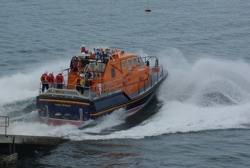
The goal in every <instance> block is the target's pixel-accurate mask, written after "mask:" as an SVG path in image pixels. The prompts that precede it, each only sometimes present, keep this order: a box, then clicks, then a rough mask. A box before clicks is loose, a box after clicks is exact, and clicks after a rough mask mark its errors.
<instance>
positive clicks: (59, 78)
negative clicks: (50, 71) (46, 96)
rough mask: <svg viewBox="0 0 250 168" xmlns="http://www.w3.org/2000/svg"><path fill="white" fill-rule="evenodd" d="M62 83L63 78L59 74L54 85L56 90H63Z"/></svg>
mask: <svg viewBox="0 0 250 168" xmlns="http://www.w3.org/2000/svg"><path fill="white" fill-rule="evenodd" d="M63 82H64V78H63V75H62V73H59V74H58V75H56V84H57V88H58V89H62V88H63Z"/></svg>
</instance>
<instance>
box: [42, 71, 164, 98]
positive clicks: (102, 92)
mask: <svg viewBox="0 0 250 168" xmlns="http://www.w3.org/2000/svg"><path fill="white" fill-rule="evenodd" d="M150 68H151V70H152V71H153V70H154V67H150ZM155 68H157V67H155ZM158 68H159V69H158V70H156V72H155V73H151V76H149V79H146V80H143V81H137V82H130V83H126V87H125V89H127V88H129V87H131V86H133V85H138V84H139V83H140V84H143V87H141V88H140V89H139V90H138V91H137V92H135V93H134V95H139V94H142V93H144V92H145V91H147V90H148V89H149V88H151V87H153V86H154V84H156V83H157V82H158V81H159V80H160V79H161V78H162V77H163V76H164V71H163V67H162V66H159V67H158ZM124 82H127V81H124V79H123V78H120V79H116V80H114V81H110V82H105V83H100V85H98V84H97V85H96V86H90V87H87V86H84V87H82V89H83V92H82V93H81V91H80V90H77V86H75V85H74V86H69V85H66V84H63V88H62V89H57V88H56V85H53V86H50V89H49V90H48V91H47V92H48V93H52V94H53V93H57V94H60V93H61V94H63V95H65V94H66V95H67V94H68V95H75V96H84V97H87V98H90V99H95V98H99V97H102V96H107V95H110V94H113V93H114V92H118V91H120V90H121V89H122V87H123V83H124ZM68 88H74V89H68ZM40 93H41V87H40ZM45 93H46V92H45Z"/></svg>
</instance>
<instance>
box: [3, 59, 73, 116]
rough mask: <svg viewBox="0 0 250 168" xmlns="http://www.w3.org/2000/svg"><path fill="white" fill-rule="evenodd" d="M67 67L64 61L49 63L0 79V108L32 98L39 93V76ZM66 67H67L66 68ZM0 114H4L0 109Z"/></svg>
mask: <svg viewBox="0 0 250 168" xmlns="http://www.w3.org/2000/svg"><path fill="white" fill-rule="evenodd" d="M65 65H68V64H67V63H66V61H64V60H62V61H56V62H50V63H47V64H46V65H44V66H42V67H39V68H37V69H30V70H29V71H30V72H28V73H16V74H13V75H9V76H2V77H1V78H0V93H1V96H0V107H3V106H4V105H6V104H13V103H15V102H17V101H22V100H27V99H30V98H34V97H35V96H36V95H37V94H38V93H39V83H40V76H41V74H42V73H43V72H45V71H48V70H49V71H50V72H58V70H60V69H62V68H63V67H65ZM66 67H67V66H66ZM0 110H1V111H0V114H2V113H5V112H4V111H3V110H4V109H1V108H0Z"/></svg>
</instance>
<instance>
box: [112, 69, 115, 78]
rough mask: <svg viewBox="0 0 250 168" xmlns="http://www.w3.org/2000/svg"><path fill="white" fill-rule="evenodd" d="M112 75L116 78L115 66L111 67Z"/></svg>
mask: <svg viewBox="0 0 250 168" xmlns="http://www.w3.org/2000/svg"><path fill="white" fill-rule="evenodd" d="M111 77H112V78H114V77H115V68H112V69H111Z"/></svg>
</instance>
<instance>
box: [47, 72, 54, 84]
mask: <svg viewBox="0 0 250 168" xmlns="http://www.w3.org/2000/svg"><path fill="white" fill-rule="evenodd" d="M48 83H49V87H54V83H55V77H54V75H53V73H49V75H48Z"/></svg>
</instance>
